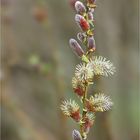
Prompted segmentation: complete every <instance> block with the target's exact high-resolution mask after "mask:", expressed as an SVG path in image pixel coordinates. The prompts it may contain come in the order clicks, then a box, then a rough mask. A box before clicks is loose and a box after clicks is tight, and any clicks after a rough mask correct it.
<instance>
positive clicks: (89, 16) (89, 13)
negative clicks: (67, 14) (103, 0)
mask: <svg viewBox="0 0 140 140" xmlns="http://www.w3.org/2000/svg"><path fill="white" fill-rule="evenodd" d="M88 20H91V21H93V20H94V17H93V13H92V11H90V12H88Z"/></svg>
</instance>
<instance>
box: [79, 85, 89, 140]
mask: <svg viewBox="0 0 140 140" xmlns="http://www.w3.org/2000/svg"><path fill="white" fill-rule="evenodd" d="M87 92H88V83H86V84H85V93H84V96H83V99H82V101H83V112H82V123H81V124H80V131H81V135H82V137H83V139H86V135H85V132H84V127H83V124H84V123H83V121H84V118H85V117H86V114H87V110H86V107H85V106H86V104H85V101H86V99H87Z"/></svg>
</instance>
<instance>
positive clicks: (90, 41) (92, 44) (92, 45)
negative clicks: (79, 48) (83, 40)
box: [87, 37, 96, 51]
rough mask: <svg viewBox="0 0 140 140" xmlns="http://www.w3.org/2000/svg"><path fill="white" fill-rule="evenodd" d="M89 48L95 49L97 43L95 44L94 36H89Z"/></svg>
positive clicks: (90, 49)
mask: <svg viewBox="0 0 140 140" xmlns="http://www.w3.org/2000/svg"><path fill="white" fill-rule="evenodd" d="M87 47H88V50H89V51H95V49H96V45H95V40H94V38H93V37H89V38H88V44H87Z"/></svg>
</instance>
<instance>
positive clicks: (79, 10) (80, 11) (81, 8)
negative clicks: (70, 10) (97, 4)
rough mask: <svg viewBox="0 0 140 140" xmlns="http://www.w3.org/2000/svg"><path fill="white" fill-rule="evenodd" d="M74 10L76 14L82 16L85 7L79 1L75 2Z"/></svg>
mask: <svg viewBox="0 0 140 140" xmlns="http://www.w3.org/2000/svg"><path fill="white" fill-rule="evenodd" d="M75 9H76V11H77V13H78V14H80V15H83V14H84V13H85V12H86V7H85V5H84V4H83V3H82V2H80V1H76V3H75Z"/></svg>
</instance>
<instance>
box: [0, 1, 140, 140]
mask: <svg viewBox="0 0 140 140" xmlns="http://www.w3.org/2000/svg"><path fill="white" fill-rule="evenodd" d="M73 2H74V0H59V1H58V0H1V23H2V26H1V33H2V39H1V41H2V42H1V60H2V61H1V62H2V63H1V67H0V81H1V93H2V94H1V95H2V96H1V101H2V102H1V112H2V115H1V120H2V121H1V125H2V130H1V138H2V140H71V139H72V137H71V132H72V130H73V129H78V126H77V124H76V123H75V122H74V121H72V120H71V119H67V118H65V117H64V116H63V115H62V114H61V111H60V109H59V105H60V102H61V100H62V99H64V98H72V99H75V100H78V98H77V97H76V95H75V94H74V93H73V91H72V87H71V78H72V76H73V75H74V69H75V65H76V64H78V63H79V62H80V60H79V59H78V58H77V57H76V56H75V55H74V54H73V52H72V51H71V49H70V48H69V45H68V41H69V39H70V38H71V37H74V38H76V34H77V33H78V32H79V31H80V30H79V28H78V27H77V25H76V24H75V21H74V16H75V11H74V9H73ZM97 5H98V8H97V9H96V12H95V19H96V20H95V27H96V29H95V39H96V45H97V51H96V55H102V56H104V57H106V58H108V59H110V60H111V61H112V62H113V63H114V65H115V66H116V70H117V72H116V74H115V75H114V76H112V77H109V78H102V77H101V78H99V79H96V81H95V85H94V86H93V87H92V89H91V91H90V93H89V94H94V93H95V92H104V93H106V94H107V95H110V96H111V98H112V100H113V102H114V106H113V109H112V110H111V111H109V112H107V113H99V114H97V116H96V122H95V125H94V127H93V128H92V129H91V131H90V133H89V137H88V140H138V139H139V138H138V134H139V131H138V127H139V123H138V119H139V115H138V114H139V111H138V110H139V104H138V100H139V96H138V78H139V71H138V66H139V60H138V0H97ZM93 91H94V92H93Z"/></svg>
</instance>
